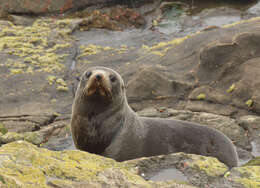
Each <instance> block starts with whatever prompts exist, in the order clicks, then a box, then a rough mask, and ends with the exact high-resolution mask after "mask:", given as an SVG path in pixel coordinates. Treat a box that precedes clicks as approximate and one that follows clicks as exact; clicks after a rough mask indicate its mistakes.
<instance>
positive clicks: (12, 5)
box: [0, 0, 111, 14]
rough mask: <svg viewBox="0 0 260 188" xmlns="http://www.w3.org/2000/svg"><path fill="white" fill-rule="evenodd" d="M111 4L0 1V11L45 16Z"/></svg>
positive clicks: (75, 0) (101, 0) (99, 0)
mask: <svg viewBox="0 0 260 188" xmlns="http://www.w3.org/2000/svg"><path fill="white" fill-rule="evenodd" d="M106 2H111V1H110V0H97V1H89V0H87V1H86V0H57V1H56V0H52V1H49V0H38V1H36V0H33V1H31V0H28V1H27V0H25V1H19V0H1V6H0V10H2V11H5V12H9V13H19V14H30V13H33V14H46V13H64V12H65V11H67V10H70V9H79V8H83V7H86V6H91V5H96V4H98V3H106Z"/></svg>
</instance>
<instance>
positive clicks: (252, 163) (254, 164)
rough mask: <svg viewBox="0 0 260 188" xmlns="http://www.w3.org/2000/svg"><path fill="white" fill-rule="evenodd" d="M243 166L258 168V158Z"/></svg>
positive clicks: (259, 161) (259, 163)
mask: <svg viewBox="0 0 260 188" xmlns="http://www.w3.org/2000/svg"><path fill="white" fill-rule="evenodd" d="M244 166H260V157H256V158H254V159H252V160H250V161H249V162H248V163H246V164H245V165H244Z"/></svg>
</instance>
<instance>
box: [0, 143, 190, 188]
mask: <svg viewBox="0 0 260 188" xmlns="http://www.w3.org/2000/svg"><path fill="white" fill-rule="evenodd" d="M13 159H15V160H13ZM0 162H1V163H0V186H1V187H28V186H29V187H35V186H37V187H104V186H105V187H158V186H156V184H155V183H152V182H147V181H145V180H144V179H143V178H142V177H140V176H138V175H137V171H136V169H135V168H134V166H133V165H132V164H129V163H127V162H124V163H118V162H116V161H114V160H112V159H108V158H104V157H101V156H98V155H94V154H89V153H86V152H83V151H78V150H72V151H60V152H54V151H49V150H47V149H42V148H37V147H36V146H34V145H32V144H30V143H28V142H25V141H17V142H12V143H10V144H6V145H4V146H2V147H0ZM172 184H173V183H172ZM169 185H171V184H169ZM174 185H176V183H174ZM177 187H180V188H181V187H183V188H185V187H186V186H182V185H179V186H177ZM189 187H190V186H187V188H189Z"/></svg>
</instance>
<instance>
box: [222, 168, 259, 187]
mask: <svg viewBox="0 0 260 188" xmlns="http://www.w3.org/2000/svg"><path fill="white" fill-rule="evenodd" d="M226 178H229V179H231V180H233V181H234V182H236V183H239V184H241V185H243V187H246V188H258V187H260V182H259V179H260V166H242V167H236V168H233V169H232V170H231V171H230V173H228V175H226Z"/></svg>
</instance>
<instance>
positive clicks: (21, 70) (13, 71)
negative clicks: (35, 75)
mask: <svg viewBox="0 0 260 188" xmlns="http://www.w3.org/2000/svg"><path fill="white" fill-rule="evenodd" d="M10 72H11V74H21V73H23V69H10Z"/></svg>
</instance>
